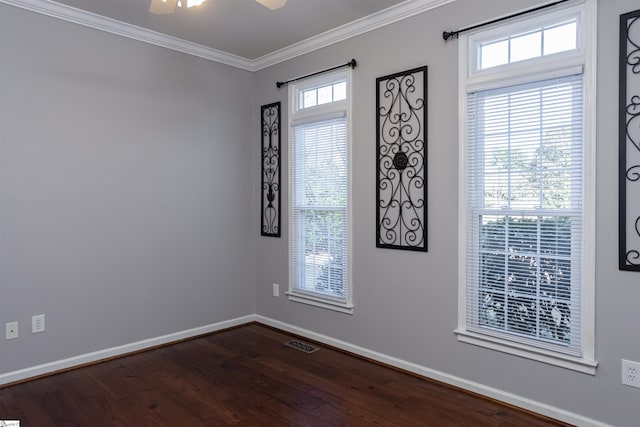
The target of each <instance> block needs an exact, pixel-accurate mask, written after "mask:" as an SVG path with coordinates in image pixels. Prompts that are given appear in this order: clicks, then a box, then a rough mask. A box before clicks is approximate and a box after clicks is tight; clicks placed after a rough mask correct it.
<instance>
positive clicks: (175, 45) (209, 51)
mask: <svg viewBox="0 0 640 427" xmlns="http://www.w3.org/2000/svg"><path fill="white" fill-rule="evenodd" d="M454 1H456V0H405V1H404V2H402V3H399V4H397V5H395V6H392V7H389V8H387V9H384V10H382V11H380V12H377V13H374V14H372V15H369V16H366V17H364V18H361V19H357V20H355V21H352V22H350V23H348V24H345V25H342V26H339V27H336V28H334V29H332V30H329V31H326V32H324V33H322V34H318V35H316V36H313V37H310V38H308V39H306V40H303V41H301V42H298V43H295V44H292V45H291V46H288V47H285V48H283V49H279V50H277V51H274V52H272V53H269V54H267V55H264V56H261V57H260V58H257V59H248V58H243V57H241V56H237V55H233V54H230V53H227V52H223V51H220V50H216V49H213V48H210V47H207V46H203V45H200V44H197V43H193V42H190V41H186V40H182V39H179V38H177V37H173V36H169V35H166V34H162V33H159V32H157V31H152V30H149V29H146V28H142V27H138V26H136V25H131V24H127V23H125V22H122V21H118V20H115V19H112V18H107V17H105V16H101V15H98V14H95V13H92V12H87V11H85V10H81V9H77V8H75V7H72V6H67V5H63V4H60V3H56V2H54V1H51V0H0V3H4V4H7V5H10V6H15V7H19V8H21V9H25V10H28V11H31V12H36V13H40V14H42V15H46V16H50V17H53V18H57V19H62V20H64V21H68V22H72V23H74V24H79V25H83V26H85V27H89V28H94V29H96V30H100V31H105V32H108V33H111V34H116V35H118V36H122V37H127V38H130V39H133V40H138V41H141V42H144V43H149V44H152V45H156V46H160V47H164V48H167V49H171V50H175V51H178V52H182V53H186V54H188V55H193V56H197V57H200V58H204V59H207V60H209V61H214V62H219V63H222V64H226V65H230V66H233V67H236V68H241V69H243V70H248V71H258V70H261V69H263V68H267V67H270V66H272V65H275V64H278V63H280V62H283V61H287V60H289V59H293V58H296V57H298V56H300V55H304V54H305V53H309V52H313V51H315V50H318V49H321V48H323V47H326V46H330V45H332V44H334V43H338V42H340V41H343V40H346V39H349V38H351V37H355V36H358V35H360V34H364V33H366V32H369V31H372V30H375V29H377V28H380V27H383V26H385V25H389V24H392V23H394V22H397V21H400V20H403V19H406V18H409V17H411V16H414V15H417V14H419V13H422V12H425V11H427V10H431V9H435V8H437V7H440V6H443V5H445V4H447V3H452V2H454Z"/></svg>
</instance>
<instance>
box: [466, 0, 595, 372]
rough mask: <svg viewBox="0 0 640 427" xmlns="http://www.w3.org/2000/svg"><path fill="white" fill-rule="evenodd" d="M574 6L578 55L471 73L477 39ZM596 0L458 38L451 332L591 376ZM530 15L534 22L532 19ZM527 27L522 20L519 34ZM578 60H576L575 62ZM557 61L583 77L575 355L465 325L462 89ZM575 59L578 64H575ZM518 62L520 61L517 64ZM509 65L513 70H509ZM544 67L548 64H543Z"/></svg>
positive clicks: (522, 76)
mask: <svg viewBox="0 0 640 427" xmlns="http://www.w3.org/2000/svg"><path fill="white" fill-rule="evenodd" d="M576 9H580V18H579V20H580V21H579V22H580V26H581V29H580V30H579V48H578V49H577V51H579V52H580V54H579V56H578V55H576V51H569V52H561V53H558V54H553V55H549V56H548V57H544V56H543V57H539V58H534V59H532V60H524V61H520V62H518V63H514V65H515V66H512V67H503V66H498V67H492V68H488V69H487V70H482V71H478V72H475V73H471V68H470V66H471V65H472V64H470V63H469V61H470V60H473V61H476V62H477V53H473V54H471V50H472V49H473V50H475V51H476V52H477V43H478V41H479V40H486V38H493V37H500V35H505V31H506V29H507V28H510V29H512V28H517V26H518V25H519V24H520V25H522V23H523V22H527V23H529V22H534V21H535V23H536V24H537V23H538V22H542V21H549V20H553V19H555V18H554V17H558V18H561V17H562V16H566V15H567V14H568V12H567V11H572V12H573V13H575V10H576ZM596 17H597V1H596V0H582V1H574V2H570V3H569V4H568V5H567V6H565V7H560V8H559V9H557V10H555V11H553V12H548V11H546V12H544V13H540V14H539V16H537V17H534V18H531V17H524V18H522V17H521V18H519V19H516V20H514V21H512V22H510V23H509V24H508V25H506V26H504V25H502V26H500V25H497V26H494V27H492V28H490V29H488V30H486V29H484V30H478V31H476V32H474V33H469V34H463V35H461V36H460V39H459V43H460V49H459V50H458V105H459V108H458V114H459V115H458V135H459V144H458V149H459V154H458V206H459V209H458V328H457V329H455V330H454V333H455V334H456V337H457V339H458V341H460V342H463V343H468V344H473V345H477V346H480V347H485V348H488V349H492V350H497V351H500V352H503V353H508V354H512V355H516V356H520V357H523V358H527V359H531V360H536V361H539V362H543V363H548V364H551V365H555V366H559V367H563V368H567V369H571V370H574V371H578V372H582V373H585V374H590V375H595V372H596V368H597V366H598V362H597V361H596V360H595V214H596V205H595V194H596V186H595V172H596V156H595V154H596V152H595V149H596V146H595V138H596V105H595V96H596V61H597V58H596V46H597V30H596V29H597V27H596ZM532 19H533V20H534V21H532ZM529 27H530V25H528V24H524V26H523V27H520V28H524V30H523V32H525V31H526V29H527V28H529ZM577 59H580V61H577ZM551 61H553V62H554V63H555V62H556V61H558V67H557V68H555V71H558V70H561V69H562V68H568V67H571V66H577V65H580V66H582V67H583V76H584V91H585V93H584V138H585V141H584V144H585V145H584V158H583V162H584V189H583V191H584V194H583V215H584V230H583V266H582V275H583V277H582V283H583V287H582V322H581V334H582V349H581V350H582V355H581V356H580V357H574V356H568V355H565V354H562V353H556V352H553V351H548V350H542V349H539V348H535V347H531V346H527V345H524V344H520V343H517V342H514V341H511V340H507V339H503V338H497V337H494V336H490V335H484V334H481V333H476V332H472V331H469V330H468V329H467V279H466V273H467V272H466V267H467V255H466V240H467V232H468V230H467V213H468V209H469V207H468V206H467V200H466V199H467V190H468V189H467V182H466V179H467V177H466V170H467V154H466V153H467V151H466V150H467V137H468V135H467V124H466V118H467V92H468V90H469V89H470V87H473V89H475V90H477V89H478V88H481V89H482V90H484V89H487V88H490V87H491V85H492V84H495V83H494V82H495V80H498V79H501V80H502V83H501V84H500V86H508V85H509V84H508V83H507V82H509V83H510V82H512V81H520V82H522V81H524V80H526V79H527V78H529V79H531V77H532V76H533V80H542V79H543V73H539V70H540V68H539V67H540V64H548V63H550V62H551ZM576 62H579V64H578V63H576ZM520 64H524V65H523V66H521V65H520ZM507 68H509V69H511V68H512V69H513V72H511V71H510V70H508V69H507ZM545 69H547V70H549V68H545ZM551 71H552V72H553V71H554V70H551Z"/></svg>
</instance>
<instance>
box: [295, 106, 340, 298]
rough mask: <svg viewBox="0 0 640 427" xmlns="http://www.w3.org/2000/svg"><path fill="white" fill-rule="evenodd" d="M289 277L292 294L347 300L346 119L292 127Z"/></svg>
mask: <svg viewBox="0 0 640 427" xmlns="http://www.w3.org/2000/svg"><path fill="white" fill-rule="evenodd" d="M292 147H293V150H292V161H293V165H292V206H291V216H292V217H291V219H290V221H291V225H292V228H291V234H292V237H291V245H292V247H291V266H290V268H291V278H292V281H293V287H294V289H295V290H296V291H297V292H301V293H306V294H310V295H312V296H314V295H315V296H320V297H322V298H328V299H334V300H337V301H339V302H346V301H347V277H348V276H347V267H348V262H349V260H348V257H347V254H348V251H347V244H348V242H347V201H348V195H347V179H348V176H347V119H346V118H345V117H340V118H334V119H329V120H321V121H315V122H311V123H305V124H299V125H296V126H294V127H293V141H292Z"/></svg>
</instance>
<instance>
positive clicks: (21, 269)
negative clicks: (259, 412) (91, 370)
mask: <svg viewBox="0 0 640 427" xmlns="http://www.w3.org/2000/svg"><path fill="white" fill-rule="evenodd" d="M0 61H1V64H0V324H2V325H4V323H5V322H8V321H15V320H18V321H19V322H20V337H19V338H18V339H17V340H13V341H5V340H4V333H3V335H2V339H0V373H6V372H11V371H14V370H17V369H21V368H26V367H30V366H34V365H37V364H40V363H44V362H51V361H56V360H60V359H62V358H65V357H69V356H76V355H80V354H84V353H87V352H91V351H95V350H100V349H106V348H110V347H113V346H118V345H123V344H128V343H132V342H136V341H139V340H143V339H147V338H153V337H158V336H161V335H165V334H169V333H173V332H177V331H184V330H187V329H190V328H194V327H199V326H203V325H209V324H212V323H215V322H219V321H224V320H228V319H232V318H236V317H240V316H244V315H248V314H252V313H255V311H256V305H255V275H256V273H255V237H254V236H255V233H253V230H252V229H251V227H249V226H248V224H251V223H252V221H254V217H253V214H252V210H253V209H252V208H253V204H254V198H255V192H256V189H255V185H254V180H253V176H251V174H247V173H246V166H247V164H248V163H250V160H249V161H247V159H251V158H252V153H253V151H254V150H253V144H252V139H255V132H253V131H252V127H251V126H247V120H252V115H253V114H254V111H255V108H254V102H253V82H254V78H253V75H252V74H251V73H250V72H246V71H242V70H238V69H235V68H232V67H228V66H225V65H222V64H218V63H213V62H209V61H205V60H202V59H199V58H195V57H192V56H189V55H184V54H181V53H177V52H174V51H170V50H167V49H163V48H159V47H155V46H151V45H148V44H145V43H140V42H136V41H133V40H130V39H126V38H122V37H118V36H114V35H112V34H108V33H104V32H101V31H97V30H92V29H89V28H85V27H82V26H79V25H75V24H70V23H68V22H64V21H61V20H57V19H53V18H49V17H46V16H43V15H38V14H35V13H31V12H26V11H23V10H21V9H17V8H14V7H10V6H6V5H4V4H0ZM39 313H45V314H46V327H47V331H46V333H43V334H35V335H32V334H31V330H30V329H31V315H33V314H39Z"/></svg>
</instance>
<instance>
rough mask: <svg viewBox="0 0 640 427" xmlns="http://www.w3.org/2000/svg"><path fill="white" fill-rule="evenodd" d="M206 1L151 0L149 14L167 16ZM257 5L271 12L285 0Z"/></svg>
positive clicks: (263, 1)
mask: <svg viewBox="0 0 640 427" xmlns="http://www.w3.org/2000/svg"><path fill="white" fill-rule="evenodd" d="M205 1H206V0H151V5H150V6H149V12H151V13H153V14H155V15H168V14H170V13H173V12H175V10H176V7H193V6H200V5H201V4H202V3H204V2H205ZM256 1H257V2H258V3H260V4H261V5H263V6H264V7H267V8H269V9H271V10H276V9H280V8H281V7H282V6H284V5H285V3H287V0H256Z"/></svg>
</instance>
